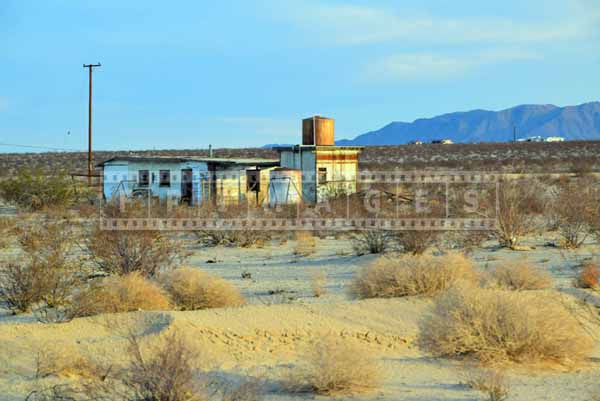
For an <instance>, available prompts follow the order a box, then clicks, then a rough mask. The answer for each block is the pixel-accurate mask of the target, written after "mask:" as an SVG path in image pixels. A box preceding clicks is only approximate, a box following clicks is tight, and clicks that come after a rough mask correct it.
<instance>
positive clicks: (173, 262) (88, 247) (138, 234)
mask: <svg viewBox="0 0 600 401" xmlns="http://www.w3.org/2000/svg"><path fill="white" fill-rule="evenodd" d="M81 247H82V249H83V251H84V252H85V253H86V254H87V256H88V258H89V260H90V261H91V262H92V263H93V264H94V265H95V266H96V267H97V268H98V269H100V270H101V271H103V272H105V273H108V274H128V273H132V272H139V273H141V274H142V275H144V276H147V277H153V276H155V275H157V274H158V273H160V272H161V271H165V270H169V269H171V268H173V267H174V266H177V265H179V264H181V263H182V261H183V260H185V258H186V257H187V256H188V255H187V253H186V251H185V249H184V246H183V244H182V243H181V242H179V241H176V240H173V239H171V238H170V237H169V236H168V234H165V233H162V232H160V231H158V230H149V229H148V230H144V229H140V230H107V229H104V228H102V227H101V226H100V225H96V226H95V227H93V228H92V230H91V233H90V234H89V236H88V237H87V238H86V240H85V241H84V242H83V243H82V244H81Z"/></svg>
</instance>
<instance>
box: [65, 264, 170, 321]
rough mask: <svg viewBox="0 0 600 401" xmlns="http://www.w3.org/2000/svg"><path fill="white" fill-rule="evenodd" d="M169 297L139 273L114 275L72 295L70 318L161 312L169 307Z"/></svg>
mask: <svg viewBox="0 0 600 401" xmlns="http://www.w3.org/2000/svg"><path fill="white" fill-rule="evenodd" d="M170 306H171V305H170V302H169V298H168V297H167V295H166V294H165V292H164V291H163V290H162V289H161V288H160V287H159V286H158V285H156V284H154V283H153V282H151V281H149V280H147V279H145V278H144V277H143V276H142V275H141V274H140V273H138V272H135V273H130V274H127V275H125V276H114V277H107V278H104V279H102V281H101V282H100V283H94V284H92V285H90V287H88V288H87V289H85V290H82V291H81V292H79V293H78V294H76V295H75V296H74V299H73V303H72V306H71V310H70V316H71V317H82V316H92V315H97V314H101V313H118V312H132V311H138V310H144V311H160V310H168V309H170Z"/></svg>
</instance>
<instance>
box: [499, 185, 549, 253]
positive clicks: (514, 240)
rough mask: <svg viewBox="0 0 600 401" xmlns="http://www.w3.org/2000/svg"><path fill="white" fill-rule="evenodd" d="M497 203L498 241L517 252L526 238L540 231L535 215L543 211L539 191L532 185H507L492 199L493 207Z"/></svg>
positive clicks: (501, 186) (501, 187) (500, 187)
mask: <svg viewBox="0 0 600 401" xmlns="http://www.w3.org/2000/svg"><path fill="white" fill-rule="evenodd" d="M496 201H497V203H498V213H497V216H496V218H497V226H496V236H497V238H498V241H499V243H500V245H501V246H505V247H508V248H515V247H516V246H518V245H519V241H520V240H521V239H522V237H523V236H524V235H527V234H529V233H531V232H533V231H534V230H535V229H536V228H537V227H538V223H537V221H536V214H539V213H540V211H541V210H543V208H544V205H543V202H542V200H541V197H540V188H539V186H538V185H535V183H532V182H526V183H524V182H521V181H504V182H501V183H500V186H499V188H498V191H494V192H493V193H492V194H491V195H490V207H491V206H493V205H494V204H495V202H496Z"/></svg>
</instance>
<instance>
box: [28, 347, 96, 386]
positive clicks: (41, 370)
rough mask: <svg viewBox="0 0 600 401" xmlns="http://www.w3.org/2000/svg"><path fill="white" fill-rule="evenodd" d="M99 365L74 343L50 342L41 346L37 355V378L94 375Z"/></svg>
mask: <svg viewBox="0 0 600 401" xmlns="http://www.w3.org/2000/svg"><path fill="white" fill-rule="evenodd" d="M98 371H99V367H98V366H97V365H96V364H94V363H93V362H92V361H91V360H90V359H88V358H86V357H84V356H83V355H82V354H81V352H79V349H78V348H77V347H75V346H74V345H73V344H60V346H58V345H57V344H53V343H48V344H44V345H43V346H42V347H40V348H39V349H38V350H37V352H36V357H35V377H36V379H39V378H43V377H47V376H60V377H94V376H96V375H97V374H98Z"/></svg>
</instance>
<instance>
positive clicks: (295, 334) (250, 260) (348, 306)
mask: <svg viewBox="0 0 600 401" xmlns="http://www.w3.org/2000/svg"><path fill="white" fill-rule="evenodd" d="M552 240H553V238H551V237H544V238H541V237H540V238H532V239H531V240H530V241H528V243H527V245H533V246H535V249H533V250H530V251H527V252H514V251H507V250H498V249H497V248H495V247H494V246H493V243H492V242H490V243H488V244H485V246H484V247H483V248H481V249H478V250H477V251H476V252H474V254H473V256H472V257H473V259H474V260H475V262H476V263H477V265H478V266H479V267H480V268H482V269H486V268H489V267H492V266H494V265H495V264H497V263H501V262H502V261H503V260H507V259H517V258H526V259H528V260H529V261H531V262H533V263H535V264H536V265H537V266H539V267H541V268H543V269H546V270H547V271H549V272H550V273H551V274H552V275H553V277H554V278H555V285H556V287H557V288H559V289H561V290H562V291H565V292H570V291H573V290H572V289H570V287H571V280H572V277H573V273H572V270H571V269H570V267H571V266H572V265H574V264H575V263H577V261H580V260H582V259H584V258H589V257H593V256H595V255H596V253H598V249H597V248H594V247H593V246H591V245H589V246H587V247H584V248H583V249H582V250H579V251H576V252H573V251H563V250H560V249H559V248H554V247H550V246H545V244H546V243H548V242H551V241H552ZM294 246H295V241H293V240H290V241H288V242H283V243H282V242H281V241H272V242H270V243H268V244H267V245H266V246H265V247H264V248H261V249H236V248H223V247H218V248H201V247H193V256H192V257H191V259H190V260H189V264H190V265H192V266H197V267H201V268H203V269H205V270H207V271H209V272H211V273H213V274H217V275H220V276H222V277H224V278H226V279H228V280H230V281H231V282H233V283H234V284H235V285H237V286H238V287H239V288H241V289H242V291H243V293H244V295H245V296H246V297H247V299H248V302H249V305H247V306H244V307H241V308H233V309H219V310H206V311H194V312H164V313H162V312H161V313H157V312H154V313H150V312H137V313H129V314H119V315H114V316H110V317H108V316H99V317H93V318H85V319H76V320H73V321H71V322H68V323H63V324H41V323H38V322H36V321H35V319H34V317H33V316H30V315H23V316H16V317H15V316H7V315H6V314H4V315H3V317H0V400H7V401H8V400H11V401H12V400H23V399H24V398H25V396H26V394H27V393H28V392H29V391H31V389H33V388H34V387H35V386H38V385H45V384H50V383H55V382H56V381H61V380H62V381H68V380H71V379H72V378H69V377H66V378H60V379H57V378H45V379H41V380H36V379H35V378H34V376H35V355H36V353H37V350H39V349H49V348H53V349H65V350H67V351H65V352H71V351H70V350H73V349H76V350H77V352H80V353H81V354H82V355H85V356H88V357H90V358H92V359H97V360H116V361H119V360H123V357H124V345H125V341H124V339H123V338H122V337H121V336H120V333H122V332H123V331H124V330H125V329H128V328H133V329H135V330H136V331H137V332H139V333H141V334H142V335H143V336H144V337H145V338H147V339H152V338H155V337H156V336H159V335H161V334H163V333H168V332H170V331H172V330H177V331H178V332H181V333H184V334H185V336H186V337H187V338H188V339H189V340H190V341H191V342H192V343H193V344H195V345H197V346H198V347H199V348H200V349H202V350H203V352H204V357H205V358H206V362H205V363H204V365H205V366H206V368H207V369H209V370H212V371H220V372H222V374H224V375H226V376H230V377H232V378H235V377H238V376H239V375H250V376H256V377H260V378H263V379H264V380H265V381H266V383H267V386H266V388H267V395H266V399H268V400H295V399H313V398H315V397H314V396H312V395H307V394H304V395H291V394H289V393H287V392H285V391H283V390H282V386H281V380H282V378H283V377H285V375H286V372H288V371H289V370H290V368H292V367H293V366H294V365H295V364H296V363H297V361H298V358H299V356H300V355H301V353H302V352H303V350H304V349H305V348H306V347H307V346H309V345H310V344H311V343H312V342H314V341H315V340H316V339H318V338H320V337H322V336H323V335H326V334H334V335H337V336H340V337H343V338H345V339H346V340H347V341H353V342H356V343H359V344H361V345H362V346H364V347H366V348H368V349H369V350H370V351H371V352H372V354H373V355H376V356H377V357H378V358H379V359H380V361H381V362H382V364H383V365H384V367H385V372H386V380H385V385H384V386H383V387H382V388H381V389H380V390H379V391H378V392H376V393H373V394H369V395H366V396H361V397H356V398H344V399H357V400H358V399H360V400H363V399H364V400H372V399H376V400H407V401H408V400H415V401H416V400H419V401H431V400H479V399H485V398H484V397H483V396H482V395H481V394H480V393H477V392H475V391H473V390H470V389H469V388H467V387H466V386H464V385H462V384H461V383H460V382H461V369H460V366H461V365H460V363H458V362H456V361H450V360H446V359H439V358H431V357H429V356H428V355H426V354H424V353H422V352H421V351H420V350H419V349H418V347H417V346H416V345H415V342H414V341H415V338H416V336H417V334H418V326H419V322H420V321H421V319H422V318H423V316H425V314H427V313H428V311H429V308H430V307H431V301H430V300H427V299H421V298H406V299H390V300H366V301H353V300H350V299H349V298H348V296H347V294H346V287H347V284H348V283H349V281H350V280H351V278H352V276H353V274H354V273H355V272H356V270H357V269H359V268H360V267H362V266H364V265H366V264H368V263H369V261H371V260H372V259H373V256H362V257H357V256H353V254H352V248H351V244H350V241H348V240H345V239H337V240H336V239H333V238H331V239H322V240H318V242H317V252H316V253H315V254H314V255H311V256H308V257H297V256H294V255H293V249H294ZM209 261H210V262H216V263H209ZM314 271H324V272H326V273H327V285H326V291H327V293H326V294H325V295H324V296H322V297H319V298H315V297H314V296H313V295H312V291H311V286H310V281H311V275H312V274H313V272H314ZM243 272H248V273H250V274H251V276H252V278H251V279H243V278H242V273H243ZM0 316H2V315H0ZM509 375H510V377H511V381H512V385H513V389H512V392H511V395H510V397H509V400H522V401H536V400H573V401H575V400H577V401H581V400H588V399H589V394H590V392H591V391H592V390H593V389H594V388H595V386H597V385H599V384H600V383H599V381H598V378H599V377H600V349H596V351H595V353H594V355H593V358H592V359H591V360H590V361H589V362H588V363H587V364H586V365H585V366H582V367H579V368H577V369H575V370H572V371H559V370H551V371H548V370H540V369H532V368H512V369H510V370H509ZM316 398H317V399H322V398H325V397H316Z"/></svg>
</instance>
